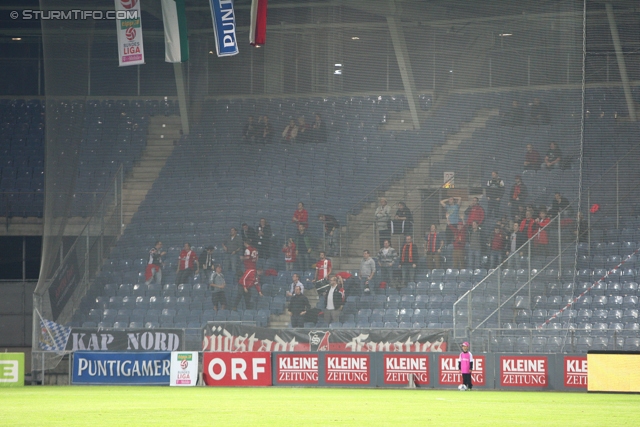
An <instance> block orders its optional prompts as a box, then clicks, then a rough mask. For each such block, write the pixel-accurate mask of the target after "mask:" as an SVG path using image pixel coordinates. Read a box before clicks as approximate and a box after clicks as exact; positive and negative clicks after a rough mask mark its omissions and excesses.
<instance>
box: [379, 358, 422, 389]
mask: <svg viewBox="0 0 640 427" xmlns="http://www.w3.org/2000/svg"><path fill="white" fill-rule="evenodd" d="M383 363H384V383H385V384H402V385H406V384H407V383H408V382H409V376H410V375H413V379H414V381H415V384H416V385H427V384H429V356H413V355H395V354H385V355H384V358H383Z"/></svg>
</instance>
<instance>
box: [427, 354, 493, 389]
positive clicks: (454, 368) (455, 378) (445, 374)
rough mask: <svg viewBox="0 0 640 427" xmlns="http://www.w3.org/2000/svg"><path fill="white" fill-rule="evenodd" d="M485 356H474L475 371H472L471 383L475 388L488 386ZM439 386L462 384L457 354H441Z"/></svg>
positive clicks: (439, 359)
mask: <svg viewBox="0 0 640 427" xmlns="http://www.w3.org/2000/svg"><path fill="white" fill-rule="evenodd" d="M485 362H486V358H485V357H484V356H473V371H471V382H472V383H473V385H474V386H484V385H486V375H485V365H486V363H485ZM438 366H439V368H440V371H439V372H438V384H440V385H460V384H462V374H460V370H459V369H458V356H456V355H455V354H441V355H439V358H438Z"/></svg>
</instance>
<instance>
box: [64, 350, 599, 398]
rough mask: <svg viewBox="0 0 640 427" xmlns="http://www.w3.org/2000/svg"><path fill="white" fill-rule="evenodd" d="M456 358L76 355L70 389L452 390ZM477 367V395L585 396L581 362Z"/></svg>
mask: <svg viewBox="0 0 640 427" xmlns="http://www.w3.org/2000/svg"><path fill="white" fill-rule="evenodd" d="M457 358H458V353H436V352H430V353H400V352H267V351H252V352H203V353H202V357H201V359H202V365H201V366H199V359H200V355H199V353H198V352H185V351H176V352H101V351H96V352H86V351H78V352H74V353H73V363H72V366H73V373H72V379H71V384H96V385H97V384H127V385H169V384H171V385H182V386H193V385H196V382H197V379H198V378H199V377H200V375H199V373H201V374H202V375H201V377H202V381H201V384H200V385H206V386H222V387H255V386H280V387H292V386H293V387H318V386H320V387H352V388H407V387H411V388H413V387H416V388H421V389H455V388H457V387H458V385H460V384H461V383H462V381H461V376H460V373H459V371H458V367H457ZM474 360H475V366H474V370H473V372H472V378H473V384H474V388H476V389H481V390H522V391H525V390H529V391H552V390H553V391H574V392H584V391H587V376H588V369H587V366H588V364H587V356H585V355H583V354H582V355H577V354H515V353H504V354H495V353H480V354H476V355H474ZM198 367H199V369H198ZM170 373H171V375H170ZM170 377H171V378H170Z"/></svg>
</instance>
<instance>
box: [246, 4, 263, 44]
mask: <svg viewBox="0 0 640 427" xmlns="http://www.w3.org/2000/svg"><path fill="white" fill-rule="evenodd" d="M266 40H267V0H251V25H250V27H249V43H251V45H252V46H261V45H263V44H264V43H265V41H266Z"/></svg>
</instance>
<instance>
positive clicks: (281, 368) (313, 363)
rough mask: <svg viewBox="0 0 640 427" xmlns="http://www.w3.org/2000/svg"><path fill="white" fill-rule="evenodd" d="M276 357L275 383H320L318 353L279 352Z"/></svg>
mask: <svg viewBox="0 0 640 427" xmlns="http://www.w3.org/2000/svg"><path fill="white" fill-rule="evenodd" d="M274 357H275V361H274V370H275V375H274V378H273V383H274V384H277V385H307V384H311V385H317V384H318V378H319V366H318V362H319V357H318V353H303V354H301V353H277V354H275V356H274Z"/></svg>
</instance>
